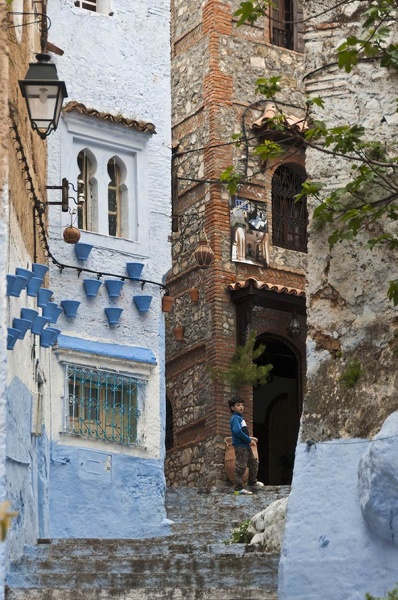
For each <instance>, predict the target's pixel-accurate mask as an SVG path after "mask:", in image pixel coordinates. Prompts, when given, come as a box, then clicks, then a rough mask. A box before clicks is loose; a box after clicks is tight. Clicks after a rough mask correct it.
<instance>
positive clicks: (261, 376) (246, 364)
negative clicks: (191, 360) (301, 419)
mask: <svg viewBox="0 0 398 600" xmlns="http://www.w3.org/2000/svg"><path fill="white" fill-rule="evenodd" d="M255 344H256V334H255V332H254V331H251V332H250V333H249V336H248V338H247V340H246V342H245V344H243V346H238V347H237V348H236V350H235V352H234V354H233V355H232V358H231V362H230V363H229V365H228V367H227V368H226V369H219V368H213V369H212V368H211V369H210V372H211V374H212V377H213V379H215V380H219V381H223V382H225V383H229V384H230V385H231V387H232V388H233V389H234V390H235V392H238V391H239V390H240V389H241V388H242V387H243V386H245V385H262V384H264V383H267V381H268V376H269V372H270V371H271V369H272V365H257V364H256V363H255V361H256V360H257V359H258V358H260V356H261V355H262V353H263V352H264V350H265V346H264V344H260V345H259V346H258V347H257V348H255Z"/></svg>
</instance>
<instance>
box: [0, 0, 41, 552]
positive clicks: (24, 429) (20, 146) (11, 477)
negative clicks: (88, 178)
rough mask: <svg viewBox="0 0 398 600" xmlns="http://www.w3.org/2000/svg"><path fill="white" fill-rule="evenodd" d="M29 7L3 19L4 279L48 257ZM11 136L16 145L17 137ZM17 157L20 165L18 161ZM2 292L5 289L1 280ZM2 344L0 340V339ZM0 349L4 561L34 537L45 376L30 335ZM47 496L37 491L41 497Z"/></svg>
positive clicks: (11, 309) (20, 6) (8, 303)
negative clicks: (27, 88) (30, 102)
mask: <svg viewBox="0 0 398 600" xmlns="http://www.w3.org/2000/svg"><path fill="white" fill-rule="evenodd" d="M3 4H4V3H3ZM32 10H33V3H32V2H31V1H30V0H24V1H19V2H14V3H13V4H12V8H11V9H10V14H9V15H8V18H7V25H8V28H7V30H6V31H7V43H8V46H7V45H6V47H7V48H8V56H7V60H8V67H7V69H8V72H7V69H6V71H5V73H4V77H3V79H2V81H3V82H4V87H3V93H5V94H7V100H8V103H9V104H8V105H7V106H5V107H4V109H5V115H4V116H6V118H7V125H6V127H5V130H6V132H7V154H6V155H3V156H2V160H3V161H4V162H3V164H7V172H6V183H5V186H4V188H3V193H4V204H3V210H4V218H2V219H1V223H2V226H3V227H4V230H3V242H2V244H1V246H2V248H3V249H4V252H3V254H2V260H3V261H4V263H3V267H4V270H5V272H3V274H2V280H3V281H4V282H5V278H6V274H8V273H10V274H15V269H16V268H17V267H22V268H31V265H32V263H33V262H39V263H45V262H46V260H47V259H46V254H45V251H44V246H43V244H42V242H41V240H40V235H39V230H38V227H37V223H35V220H34V214H33V194H32V193H31V192H32V190H34V193H35V195H36V197H37V198H38V200H39V201H41V202H46V200H47V193H46V184H47V173H46V166H47V149H46V148H47V146H46V142H45V141H42V140H41V139H40V138H39V136H38V135H37V133H36V132H34V131H33V129H32V127H31V124H30V121H29V119H28V113H27V107H26V104H25V100H24V99H23V98H22V95H21V92H20V89H19V84H18V80H19V79H23V78H24V77H25V74H26V72H27V70H28V64H29V62H30V61H32V62H33V60H34V53H35V52H38V51H39V50H40V48H39V46H38V45H37V41H38V36H37V27H36V26H35V25H33V24H32V18H31V16H28V15H18V14H11V12H12V11H15V12H27V13H28V12H30V13H31V12H32ZM15 25H17V27H14V26H15ZM11 127H13V128H16V131H15V129H11ZM17 135H18V136H19V142H17V141H16V137H17ZM22 154H23V155H24V156H25V159H26V162H25V161H24V160H21V159H22ZM27 168H28V169H29V172H27V170H26V169H27ZM28 176H29V177H30V178H31V179H30V182H31V186H32V187H31V186H30V184H29V183H28ZM46 219H47V211H46V213H45V214H44V216H43V221H44V223H46ZM2 289H3V290H4V292H5V286H4V285H3V288H2ZM2 302H4V311H3V310H2V311H1V314H2V315H4V318H5V319H6V322H5V323H4V324H6V325H7V326H9V327H12V323H13V319H14V318H15V317H20V310H21V308H23V307H29V308H34V301H33V298H30V297H29V296H27V294H26V291H23V292H22V293H21V296H20V297H19V298H16V297H11V296H8V297H5V295H4V297H3V298H2ZM3 341H4V343H5V338H4V339H3ZM5 354H6V355H7V356H6V355H4V362H3V361H2V363H1V364H3V365H6V370H7V387H5V386H4V388H2V389H4V394H5V397H6V398H7V416H6V418H4V419H2V423H5V426H6V453H7V461H6V464H5V474H6V480H7V491H6V494H5V496H6V497H7V499H9V500H10V501H11V504H12V509H13V510H15V511H17V512H18V517H17V518H16V519H13V521H12V523H11V528H10V531H9V535H8V545H7V555H8V556H7V560H9V556H10V555H11V556H17V555H18V554H19V553H20V552H22V548H23V545H24V544H26V543H33V542H34V541H35V540H36V539H37V538H38V536H39V520H40V511H41V506H40V508H39V500H38V495H39V492H38V489H39V487H40V483H39V482H40V478H41V474H40V466H39V458H38V456H39V445H40V439H39V437H36V436H34V435H32V434H31V427H32V414H33V411H34V408H35V406H36V405H37V404H36V402H37V399H38V397H39V394H42V393H43V384H44V382H48V380H49V353H48V352H44V351H42V350H41V349H40V348H39V347H38V346H37V345H36V343H35V342H34V338H33V335H31V334H30V333H28V334H27V335H26V336H25V339H24V340H18V341H17V343H16V345H15V347H14V349H13V351H12V352H11V351H8V352H7V351H5ZM5 361H7V362H5ZM21 365H23V368H21ZM38 433H40V432H38ZM44 488H45V485H44ZM45 493H46V492H45V491H43V497H44V495H45ZM43 502H44V500H43Z"/></svg>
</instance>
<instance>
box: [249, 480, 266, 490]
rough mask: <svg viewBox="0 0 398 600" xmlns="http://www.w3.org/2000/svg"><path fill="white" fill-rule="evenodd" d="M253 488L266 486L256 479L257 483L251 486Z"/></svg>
mask: <svg viewBox="0 0 398 600" xmlns="http://www.w3.org/2000/svg"><path fill="white" fill-rule="evenodd" d="M250 487H251V488H254V489H258V488H263V487H265V485H264V484H263V483H262V482H261V481H256V483H254V484H253V485H251V486H250Z"/></svg>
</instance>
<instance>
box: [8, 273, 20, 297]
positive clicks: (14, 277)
mask: <svg viewBox="0 0 398 600" xmlns="http://www.w3.org/2000/svg"><path fill="white" fill-rule="evenodd" d="M17 279H18V276H17V275H7V296H12V295H13V294H12V293H11V292H12V290H13V287H14V283H16V282H17ZM15 289H16V288H15ZM21 289H22V287H21ZM21 289H20V290H19V294H20V293H21ZM19 294H18V296H19Z"/></svg>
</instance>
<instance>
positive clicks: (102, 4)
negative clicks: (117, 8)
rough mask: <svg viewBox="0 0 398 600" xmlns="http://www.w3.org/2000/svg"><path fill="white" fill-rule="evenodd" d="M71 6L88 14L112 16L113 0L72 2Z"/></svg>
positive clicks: (78, 0)
mask: <svg viewBox="0 0 398 600" xmlns="http://www.w3.org/2000/svg"><path fill="white" fill-rule="evenodd" d="M73 4H74V6H75V7H76V8H79V9H81V10H84V11H86V12H88V13H99V14H102V15H109V16H112V15H113V0H73Z"/></svg>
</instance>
